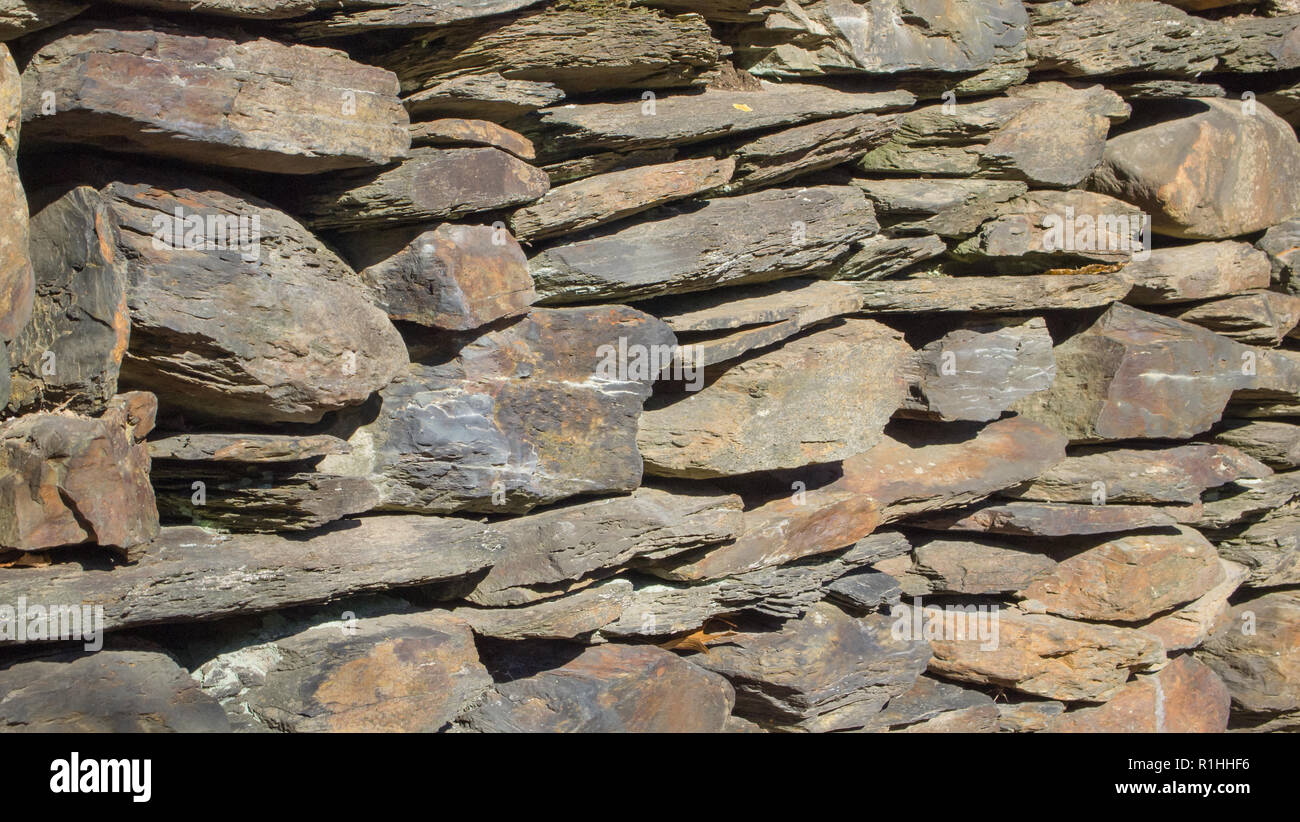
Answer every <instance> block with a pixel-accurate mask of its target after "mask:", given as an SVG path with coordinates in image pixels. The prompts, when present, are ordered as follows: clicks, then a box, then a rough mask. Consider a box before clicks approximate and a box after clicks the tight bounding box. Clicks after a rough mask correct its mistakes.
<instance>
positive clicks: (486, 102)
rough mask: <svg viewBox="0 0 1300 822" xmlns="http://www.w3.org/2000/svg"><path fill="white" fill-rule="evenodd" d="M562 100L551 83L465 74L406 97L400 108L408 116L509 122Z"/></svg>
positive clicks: (493, 74)
mask: <svg viewBox="0 0 1300 822" xmlns="http://www.w3.org/2000/svg"><path fill="white" fill-rule="evenodd" d="M563 99H564V92H563V91H561V90H560V87H559V86H557V85H555V84H554V83H544V82H539V81H536V80H508V79H506V78H505V77H502V76H501V75H500V74H496V73H492V74H467V75H463V76H461V77H455V78H452V79H450V80H444V81H442V82H441V83H435V84H434V85H432V86H429V87H428V88H425V89H422V90H421V91H417V92H415V93H413V94H409V95H407V96H406V97H404V98H403V99H402V105H403V106H405V107H406V110H407V111H408V112H410V114H411V116H412V117H417V118H419V117H476V118H478V117H481V118H483V119H486V120H492V121H496V122H498V123H506V122H513V121H514V120H516V119H517V118H519V117H522V116H524V115H527V114H531V113H532V112H535V111H537V110H538V109H541V108H546V107H547V106H551V105H554V104H555V103H558V102H559V101H561V100H563Z"/></svg>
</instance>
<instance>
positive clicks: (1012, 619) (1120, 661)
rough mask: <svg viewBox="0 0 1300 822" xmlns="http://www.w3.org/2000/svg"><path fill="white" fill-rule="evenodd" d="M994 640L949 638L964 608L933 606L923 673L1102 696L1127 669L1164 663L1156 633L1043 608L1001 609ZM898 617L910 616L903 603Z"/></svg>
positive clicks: (1068, 696) (1065, 695) (1073, 697)
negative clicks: (933, 634) (936, 635)
mask: <svg viewBox="0 0 1300 822" xmlns="http://www.w3.org/2000/svg"><path fill="white" fill-rule="evenodd" d="M996 613H997V626H998V629H997V633H998V637H997V643H996V647H992V648H990V647H988V641H987V640H981V639H980V638H978V637H970V636H969V635H968V637H967V638H965V639H953V638H951V637H956V636H957V635H958V634H957V629H958V628H959V627H961V626H962V625H965V624H966V623H968V621H969V618H970V614H968V613H954V612H951V611H947V612H944V611H940V610H937V609H936V610H934V611H933V614H934V616H933V617H932V618H931V617H930V615H929V614H927V617H926V618H927V620H929V619H933V621H934V623H935V629H936V631H940V632H941V634H942V636H943V637H944V638H943V639H933V640H931V642H930V647H931V648H933V649H934V658H933V659H932V660H931V661H930V672H931V673H934V674H937V675H939V676H941V677H945V678H949V679H955V680H957V681H959V682H971V683H975V684H978V685H997V686H999V687H1003V688H1010V689H1012V690H1015V691H1020V692H1022V693H1026V694H1032V695H1035V696H1043V697H1047V698H1048V699H1058V700H1062V701H1065V702H1079V701H1085V702H1104V701H1106V700H1108V699H1110V698H1112V697H1113V696H1115V695H1116V694H1117V693H1118V692H1119V691H1120V689H1121V688H1122V687H1123V686H1124V683H1125V681H1126V680H1128V678H1129V675H1130V674H1132V673H1137V672H1143V671H1150V670H1154V669H1158V668H1160V667H1161V666H1163V665H1164V664H1165V654H1164V649H1163V648H1162V647H1161V645H1160V640H1158V639H1156V638H1155V637H1153V636H1149V635H1147V634H1144V633H1142V632H1141V631H1135V630H1131V629H1128V628H1116V627H1113V626H1110V625H1094V624H1090V623H1086V622H1074V621H1072V620H1068V619H1061V618H1060V617H1054V616H1048V615H1047V614H1025V613H1021V612H1019V611H1015V610H1009V609H1002V610H999V611H997V612H996ZM900 618H901V619H907V620H911V619H912V615H911V613H910V609H909V608H908V606H902V607H901V615H900Z"/></svg>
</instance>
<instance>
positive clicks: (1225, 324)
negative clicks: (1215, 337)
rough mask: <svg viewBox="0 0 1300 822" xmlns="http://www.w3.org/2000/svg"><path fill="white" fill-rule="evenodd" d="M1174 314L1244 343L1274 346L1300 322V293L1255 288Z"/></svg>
mask: <svg viewBox="0 0 1300 822" xmlns="http://www.w3.org/2000/svg"><path fill="white" fill-rule="evenodd" d="M1174 316H1175V317H1177V318H1178V319H1180V320H1182V321H1183V322H1185V323H1191V324H1192V325H1199V326H1200V327H1202V328H1208V329H1209V330H1211V331H1213V332H1214V333H1216V334H1221V335H1223V336H1224V337H1228V338H1229V339H1233V340H1236V341H1237V342H1240V343H1246V344H1247V345H1264V346H1269V347H1273V346H1277V345H1281V343H1282V340H1283V339H1284V338H1285V337H1286V336H1287V335H1289V334H1293V333H1294V332H1295V329H1296V326H1297V325H1300V297H1294V296H1292V295H1290V294H1279V293H1278V292H1276V291H1254V292H1249V293H1246V294H1238V295H1237V296H1234V297H1224V298H1223V299H1219V300H1209V301H1208V302H1203V303H1198V304H1197V305H1193V306H1190V307H1188V308H1184V309H1182V310H1181V311H1177V312H1176V313H1174Z"/></svg>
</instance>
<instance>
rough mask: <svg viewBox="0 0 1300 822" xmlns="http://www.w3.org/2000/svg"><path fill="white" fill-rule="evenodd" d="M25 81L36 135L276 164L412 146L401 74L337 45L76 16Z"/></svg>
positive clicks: (331, 162)
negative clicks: (94, 22) (103, 23)
mask: <svg viewBox="0 0 1300 822" xmlns="http://www.w3.org/2000/svg"><path fill="white" fill-rule="evenodd" d="M23 85H24V87H25V93H24V97H23V121H24V123H25V125H24V126H23V132H24V137H25V138H26V140H27V141H28V143H29V144H40V143H81V144H87V143H89V144H93V145H95V146H98V147H101V148H104V149H108V150H110V151H130V152H134V153H146V154H154V155H161V156H165V157H173V158H176V159H178V160H185V161H189V162H195V163H203V164H209V165H220V166H231V167H234V168H245V169H251V170H254V171H269V172H276V173H280V174H308V173H313V172H319V171H329V170H331V169H340V168H355V167H360V166H373V165H382V164H384V163H387V162H389V161H391V160H394V159H397V158H399V157H404V156H405V155H406V152H407V149H408V147H409V145H410V138H409V136H408V135H407V133H406V128H407V118H406V112H405V111H403V110H402V106H401V103H399V102H398V99H397V79H396V78H395V77H394V76H393V75H392V74H391V73H389V72H387V71H385V70H383V69H379V68H374V67H372V66H366V65H362V64H360V63H356V62H353V61H352V60H350V59H348V57H347V55H345V54H344V53H343V52H340V51H335V50H333V49H322V48H315V47H311V46H301V45H296V46H286V45H282V44H280V43H276V42H273V41H271V40H265V39H260V38H259V39H249V38H244V39H228V38H225V37H222V36H215V37H210V36H204V35H201V34H198V33H197V32H193V31H186V30H181V29H171V28H167V27H151V26H148V25H145V26H142V27H140V28H137V29H131V28H121V29H115V28H107V27H93V26H78V27H74V28H72V29H69V30H67V31H66V32H65V33H63V34H62V35H61V36H59V37H57V38H55V39H52V40H50V41H49V42H47V43H46V44H45V45H44V46H42V47H41V48H40V50H39V51H37V52H36V54H35V56H33V57H32V59H31V61H30V62H29V63H28V64H27V67H26V69H25V70H24V80H23ZM49 94H52V95H53V97H52V98H51V97H50V96H47V95H49Z"/></svg>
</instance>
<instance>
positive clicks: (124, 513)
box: [0, 394, 158, 551]
mask: <svg viewBox="0 0 1300 822" xmlns="http://www.w3.org/2000/svg"><path fill="white" fill-rule="evenodd" d="M156 409H157V401H156V400H155V399H154V398H153V396H152V395H149V394H125V395H120V396H118V397H114V398H113V399H112V400H110V402H109V403H108V408H107V410H106V411H105V412H104V414H103V416H101V417H99V418H98V419H92V418H89V417H81V416H77V415H75V414H71V413H68V412H46V413H39V414H28V415H26V416H23V417H18V418H16V419H11V420H8V421H6V422H5V423H3V424H0V500H3V501H4V505H3V506H2V507H0V510H3V513H0V547H3V548H11V549H12V548H16V549H18V550H20V551H40V550H44V549H46V548H57V547H60V546H65V545H77V544H80V543H84V542H92V543H95V544H97V545H102V546H108V547H112V548H117V549H122V550H126V549H130V548H134V547H136V546H138V545H140V544H142V543H146V542H148V541H149V540H151V539H153V538H154V537H155V536H157V534H158V510H157V508H156V506H155V504H154V495H153V489H152V488H151V487H150V486H149V451H148V448H147V446H145V445H144V444H143V442H141V441H142V440H143V439H144V437H145V435H146V434H148V433H149V431H150V430H151V429H152V428H153V422H154V413H155V411H156Z"/></svg>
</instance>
